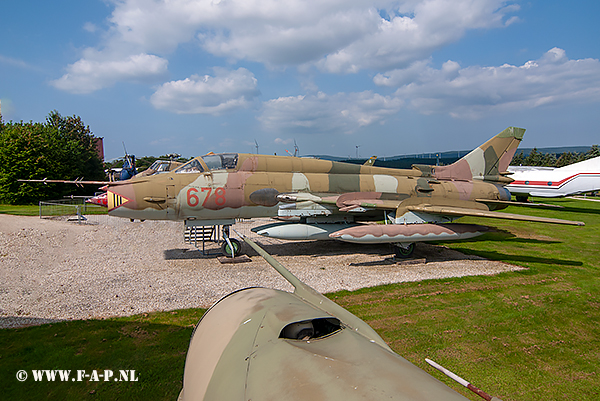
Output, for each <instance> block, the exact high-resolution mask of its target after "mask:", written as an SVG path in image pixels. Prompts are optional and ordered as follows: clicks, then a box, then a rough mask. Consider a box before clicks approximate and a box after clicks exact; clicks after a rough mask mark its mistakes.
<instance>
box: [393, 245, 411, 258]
mask: <svg viewBox="0 0 600 401" xmlns="http://www.w3.org/2000/svg"><path fill="white" fill-rule="evenodd" d="M394 248H395V251H396V257H397V258H400V259H406V258H410V257H411V256H412V254H413V252H414V251H415V243H414V242H412V243H410V244H406V243H399V244H394Z"/></svg>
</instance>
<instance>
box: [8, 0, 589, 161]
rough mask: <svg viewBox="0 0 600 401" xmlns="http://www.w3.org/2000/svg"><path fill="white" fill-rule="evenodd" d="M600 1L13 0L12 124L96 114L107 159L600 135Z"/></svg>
mask: <svg viewBox="0 0 600 401" xmlns="http://www.w3.org/2000/svg"><path fill="white" fill-rule="evenodd" d="M599 16H600V2H598V1H574V2H565V1H549V0H543V1H542V0H539V1H538V0H534V1H501V0H427V1H421V0H406V1H402V0H400V1H391V0H390V1H387V0H373V1H365V0H362V1H358V0H319V1H306V0H287V1H285V0H212V1H204V0H202V1H191V0H155V1H146V0H118V1H116V0H104V1H95V0H86V1H80V0H56V1H52V2H50V1H28V0H24V1H19V2H7V3H6V4H3V7H2V12H1V13H0V27H1V28H0V29H1V32H2V41H1V42H0V99H1V102H2V115H3V119H4V121H10V120H13V121H20V120H24V121H30V120H33V121H44V119H45V117H46V116H47V115H48V113H49V112H50V111H52V110H58V111H59V112H60V113H61V114H63V115H74V114H75V115H78V116H80V117H81V118H82V119H83V121H84V122H85V123H86V124H88V125H89V126H90V128H91V130H92V131H93V132H94V134H95V135H97V136H101V137H104V146H105V155H106V158H107V159H111V158H115V157H119V156H121V155H122V154H123V149H122V142H123V141H124V142H125V145H126V146H127V150H128V151H129V152H130V153H133V154H136V155H137V156H145V155H154V156H159V155H162V154H167V153H172V152H176V153H180V154H182V155H183V156H186V157H191V156H198V155H201V154H205V153H207V152H209V151H214V152H221V151H237V152H255V140H256V141H257V142H258V144H259V151H260V153H277V154H284V153H285V150H286V149H288V150H290V151H293V141H294V140H296V142H297V144H298V146H299V147H300V152H301V154H330V155H337V156H355V155H356V149H357V148H356V147H357V146H359V148H358V151H359V153H360V156H362V157H368V156H371V155H379V156H392V155H398V154H408V153H420V152H436V151H447V150H463V149H472V148H474V147H475V146H477V145H479V144H481V143H483V142H484V141H485V140H487V139H488V138H490V137H491V136H492V135H494V134H496V133H497V132H500V131H501V130H503V129H504V128H506V127H507V126H511V125H514V126H519V127H523V128H526V129H527V133H526V134H525V139H524V141H523V143H522V146H523V147H550V146H580V145H592V144H598V143H600V130H599V129H598V127H599V126H600V61H599V59H600V46H599V45H598V42H599V40H600V28H599V24H598V23H597V20H598V17H599Z"/></svg>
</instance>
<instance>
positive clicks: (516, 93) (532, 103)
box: [374, 48, 600, 118]
mask: <svg viewBox="0 0 600 401" xmlns="http://www.w3.org/2000/svg"><path fill="white" fill-rule="evenodd" d="M374 82H375V83H376V84H378V85H384V86H390V87H398V89H397V91H396V92H395V96H397V97H399V98H401V99H403V100H405V101H406V102H407V103H408V104H409V105H410V107H412V108H414V109H416V110H418V111H419V112H421V113H423V114H433V113H442V114H450V115H452V116H454V117H459V118H479V117H482V116H483V115H485V114H487V113H489V112H492V111H499V112H502V111H511V110H521V109H531V108H535V107H538V106H541V105H546V104H561V103H562V104H566V103H573V102H589V101H592V102H597V101H599V100H600V62H599V61H598V60H597V59H581V60H570V59H568V58H567V56H566V54H565V51H564V50H562V49H559V48H553V49H551V50H549V51H548V52H546V53H545V54H544V55H543V56H542V57H540V58H539V59H538V60H532V61H528V62H526V63H525V64H523V65H521V66H515V65H509V64H505V65H501V66H497V67H479V66H471V67H466V68H461V67H460V65H459V64H458V63H456V62H453V61H447V62H446V63H444V65H443V66H442V68H441V69H434V68H431V67H428V66H422V65H413V66H411V67H409V68H407V69H404V70H394V71H390V72H388V73H386V74H379V75H377V76H376V77H375V78H374Z"/></svg>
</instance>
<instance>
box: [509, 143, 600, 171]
mask: <svg viewBox="0 0 600 401" xmlns="http://www.w3.org/2000/svg"><path fill="white" fill-rule="evenodd" d="M598 156H600V148H599V147H598V145H593V146H592V148H591V149H590V150H588V151H587V152H585V153H578V152H563V153H561V154H558V153H542V152H540V151H539V150H537V148H533V149H532V150H531V152H530V153H529V154H528V155H527V156H525V155H524V154H523V152H522V151H521V152H519V153H515V155H514V157H513V159H512V161H511V162H510V165H511V166H540V167H564V166H568V165H569V164H573V163H578V162H581V161H584V160H587V159H591V158H593V157H598Z"/></svg>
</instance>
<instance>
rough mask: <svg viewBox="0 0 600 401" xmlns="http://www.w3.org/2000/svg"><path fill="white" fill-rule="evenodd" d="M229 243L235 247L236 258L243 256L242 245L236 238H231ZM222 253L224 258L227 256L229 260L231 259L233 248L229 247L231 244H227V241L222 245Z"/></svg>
mask: <svg viewBox="0 0 600 401" xmlns="http://www.w3.org/2000/svg"><path fill="white" fill-rule="evenodd" d="M229 242H231V246H232V247H233V250H234V255H235V256H238V255H241V254H242V243H241V242H240V241H239V240H237V239H235V238H229ZM221 252H222V253H223V255H224V256H227V257H228V258H230V257H231V248H230V247H229V244H228V243H227V241H225V242H223V244H222V245H221Z"/></svg>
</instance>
